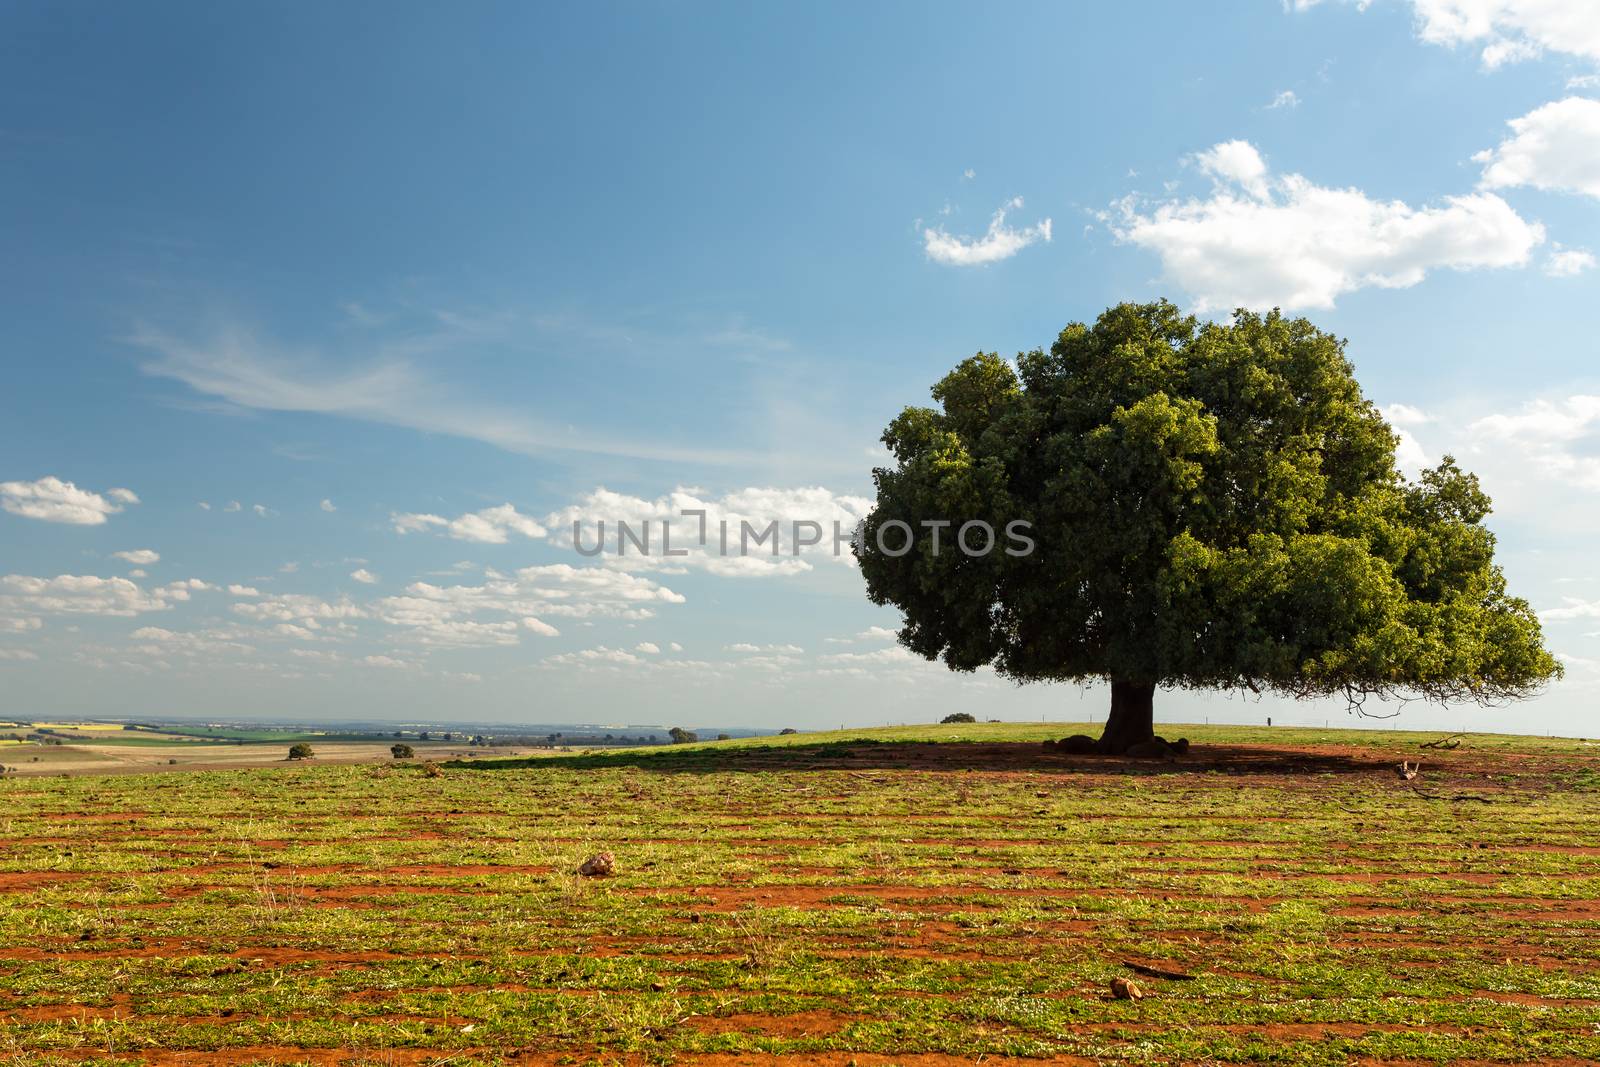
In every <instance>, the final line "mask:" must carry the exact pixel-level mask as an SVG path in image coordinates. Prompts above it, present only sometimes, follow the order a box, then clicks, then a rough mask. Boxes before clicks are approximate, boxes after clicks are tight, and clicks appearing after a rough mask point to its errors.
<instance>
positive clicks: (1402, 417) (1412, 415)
mask: <svg viewBox="0 0 1600 1067" xmlns="http://www.w3.org/2000/svg"><path fill="white" fill-rule="evenodd" d="M1379 411H1381V412H1382V413H1383V417H1384V420H1385V421H1386V422H1388V424H1389V425H1390V426H1421V425H1423V424H1424V423H1429V422H1432V421H1433V416H1432V415H1429V414H1428V413H1427V412H1426V411H1423V410H1422V409H1421V408H1414V407H1412V406H1411V405H1410V404H1385V405H1384V406H1383V407H1382V408H1380V409H1379Z"/></svg>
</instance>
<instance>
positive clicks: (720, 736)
mask: <svg viewBox="0 0 1600 1067" xmlns="http://www.w3.org/2000/svg"><path fill="white" fill-rule="evenodd" d="M732 739H733V735H731V734H718V735H717V740H718V741H730V740H732Z"/></svg>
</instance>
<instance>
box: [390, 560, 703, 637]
mask: <svg viewBox="0 0 1600 1067" xmlns="http://www.w3.org/2000/svg"><path fill="white" fill-rule="evenodd" d="M682 603H684V598H683V596H682V595H680V594H678V593H675V592H673V591H672V590H671V589H668V588H667V587H665V586H662V585H658V584H657V583H655V582H653V581H651V580H649V579H648V578H643V577H639V576H637V575H633V574H628V573H625V572H622V571H616V570H610V569H606V568H601V567H572V566H569V565H567V564H565V563H553V564H546V565H544V566H538V567H524V568H522V569H521V570H519V571H517V572H516V574H515V575H513V576H509V577H508V576H504V575H499V574H495V573H490V574H489V575H488V576H486V580H485V582H484V584H483V585H454V586H437V585H431V584H429V583H427V582H414V583H412V584H411V585H409V586H407V587H406V591H405V594H404V595H403V596H393V597H385V598H383V599H381V600H379V601H377V602H375V603H374V604H373V605H372V610H373V612H374V614H375V615H376V616H377V618H379V619H380V620H381V621H383V622H385V623H388V624H389V625H392V626H396V627H401V628H404V629H406V630H408V631H409V636H410V637H411V639H413V640H416V641H419V642H421V643H423V644H449V645H467V644H516V643H517V631H518V629H519V628H521V629H525V630H528V631H531V632H533V633H536V634H541V635H543V636H547V637H555V636H557V635H558V633H559V631H557V630H556V628H555V627H554V626H551V625H550V624H548V623H546V622H544V621H543V619H544V618H547V617H558V618H574V619H593V618H613V619H631V620H638V619H646V618H649V617H651V615H652V614H653V613H654V612H653V609H654V607H655V606H656V605H660V604H682ZM486 615H487V616H499V617H500V618H499V619H498V620H496V621H494V622H488V623H480V622H478V621H477V619H478V617H481V616H486Z"/></svg>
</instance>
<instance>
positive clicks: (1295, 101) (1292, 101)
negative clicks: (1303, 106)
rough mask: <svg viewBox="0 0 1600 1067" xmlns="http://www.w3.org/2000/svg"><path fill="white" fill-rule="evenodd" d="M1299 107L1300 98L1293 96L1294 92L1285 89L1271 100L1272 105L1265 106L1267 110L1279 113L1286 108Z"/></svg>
mask: <svg viewBox="0 0 1600 1067" xmlns="http://www.w3.org/2000/svg"><path fill="white" fill-rule="evenodd" d="M1299 106H1300V98H1299V97H1298V96H1296V95H1295V93H1294V90H1293V89H1285V90H1284V91H1283V92H1281V93H1279V94H1278V95H1277V96H1274V97H1273V98H1272V103H1270V104H1268V105H1267V110H1268V111H1281V110H1284V109H1288V108H1297V107H1299Z"/></svg>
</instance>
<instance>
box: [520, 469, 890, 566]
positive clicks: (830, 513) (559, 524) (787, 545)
mask: <svg viewBox="0 0 1600 1067" xmlns="http://www.w3.org/2000/svg"><path fill="white" fill-rule="evenodd" d="M871 508H872V502H871V501H870V500H868V499H867V498H865V497H857V496H847V495H842V494H837V493H834V492H832V491H831V490H828V489H824V488H822V487H821V486H809V487H804V488H799V489H778V488H770V487H751V488H747V489H737V490H734V491H732V492H728V493H724V494H722V495H721V496H712V495H710V494H708V493H706V492H705V491H704V490H701V489H692V488H683V487H680V488H677V489H674V490H673V491H672V492H671V493H668V494H667V495H665V496H661V497H657V498H655V499H654V500H646V499H644V498H642V497H636V496H629V495H626V494H623V493H615V492H612V491H610V490H608V489H604V488H601V489H596V490H594V491H593V492H592V493H589V494H588V495H587V496H585V497H584V498H583V499H582V500H580V501H579V502H578V503H576V504H573V505H570V506H569V507H566V508H564V509H562V510H560V511H557V512H553V513H551V514H550V515H547V516H546V517H545V519H544V522H545V524H546V525H547V526H549V527H550V529H551V534H550V540H551V542H552V543H554V544H557V545H560V546H562V547H566V548H572V547H574V540H573V524H574V523H577V524H578V525H579V529H580V531H581V534H580V540H581V543H582V548H583V549H584V550H585V551H591V550H593V548H594V547H595V545H596V543H597V540H598V536H599V524H600V523H601V522H604V523H605V534H606V536H605V542H604V552H603V554H602V555H601V556H598V557H596V559H597V560H598V561H600V562H602V563H604V564H605V566H607V567H610V568H616V569H621V570H635V571H661V572H664V573H676V572H682V571H685V570H689V569H698V570H704V571H706V572H708V573H710V574H714V575H718V576H720V577H730V578H755V577H770V576H781V575H793V574H800V573H803V572H805V571H809V570H811V563H810V562H808V560H809V559H815V558H818V557H822V558H828V557H830V556H831V557H833V558H835V559H837V560H838V561H839V562H841V563H845V564H851V563H853V562H854V559H853V557H852V556H851V555H850V547H849V536H850V532H851V531H852V530H854V529H855V527H856V525H857V524H858V523H859V522H860V521H861V520H862V519H864V518H865V517H866V515H867V512H868V511H870V510H871ZM701 511H703V512H705V519H704V522H705V526H704V530H705V539H704V543H703V544H702V543H701V536H700V535H701V519H700V517H699V516H698V515H694V514H690V515H685V514H684V512H701ZM618 523H626V524H627V526H628V529H629V530H630V531H632V533H633V535H634V536H636V537H638V538H639V539H640V540H644V539H645V536H646V526H647V524H648V537H649V546H650V553H649V555H645V554H643V553H641V552H640V551H639V550H638V548H637V547H636V546H635V545H634V544H633V542H632V541H623V542H622V551H620V552H619V550H618V544H619V536H620V531H619V529H618V525H617V524H618ZM773 523H776V524H777V526H776V533H775V535H769V532H768V531H769V527H771V526H772V524H773ZM797 523H800V524H802V525H800V526H799V527H798V531H797V527H796V524H797ZM804 523H816V524H817V525H818V526H819V527H820V533H819V532H818V530H816V529H813V528H812V527H810V526H806V525H803V524H804ZM836 523H837V524H838V531H839V535H840V538H841V542H840V545H839V550H838V554H837V555H836V556H835V554H834V530H835V524H836ZM724 530H725V531H726V545H727V547H726V550H724V549H723V543H724ZM664 531H665V532H664ZM797 532H798V533H799V535H800V536H799V540H802V541H809V540H812V539H813V538H820V540H817V541H816V543H814V544H810V545H800V546H799V551H798V552H797V551H796V540H797V539H796V536H795V535H796V533H797ZM668 536H670V539H671V543H670V547H671V551H672V552H673V553H674V554H673V555H671V556H668V555H666V554H665V551H666V548H667V543H666V540H665V538H667V537H668ZM679 553H683V554H681V555H680V554H679Z"/></svg>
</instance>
